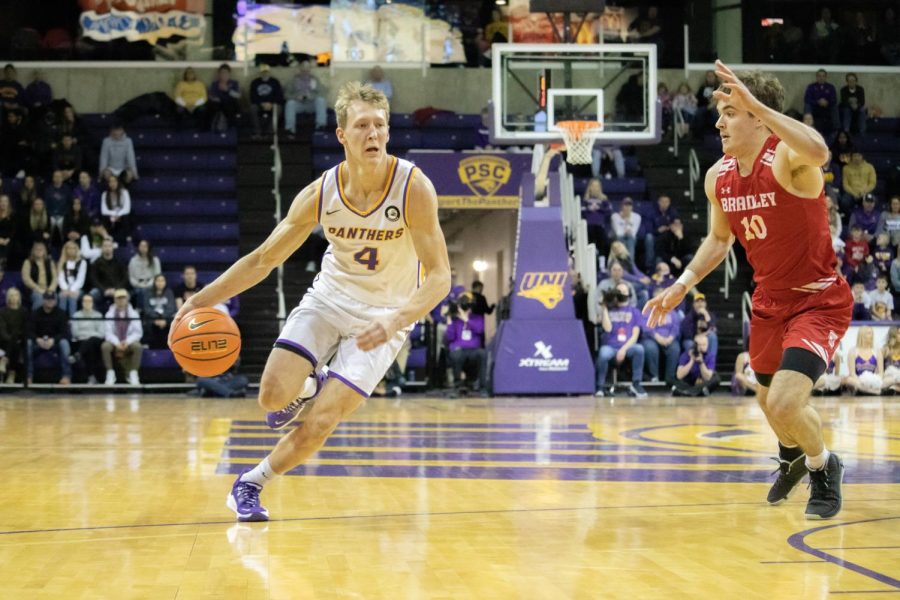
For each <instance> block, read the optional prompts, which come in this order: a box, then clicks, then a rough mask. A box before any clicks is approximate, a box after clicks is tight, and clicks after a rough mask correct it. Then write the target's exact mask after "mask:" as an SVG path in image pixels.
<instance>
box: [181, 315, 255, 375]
mask: <svg viewBox="0 0 900 600" xmlns="http://www.w3.org/2000/svg"><path fill="white" fill-rule="evenodd" d="M170 348H171V349H172V353H174V354H175V360H177V361H178V364H179V365H181V368H182V369H184V370H185V371H187V372H188V373H190V374H191V375H196V376H197V377H215V376H216V375H221V374H222V373H224V372H225V371H227V370H228V369H229V367H231V365H233V364H234V361H236V360H237V358H238V355H239V354H240V353H241V332H240V330H239V329H238V326H237V323H235V322H234V320H233V319H232V318H231V317H229V316H228V315H227V314H225V313H223V312H222V311H220V310H216V309H215V308H197V309H194V310H192V311H191V312H189V313H188V314H187V315H185V317H184V318H183V319H182V320H181V322H180V323H178V327H177V328H176V329H175V333H174V334H173V335H172V344H171V346H170Z"/></svg>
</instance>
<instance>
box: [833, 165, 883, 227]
mask: <svg viewBox="0 0 900 600" xmlns="http://www.w3.org/2000/svg"><path fill="white" fill-rule="evenodd" d="M842 182H843V186H844V193H843V195H842V196H841V203H840V205H841V212H842V213H844V214H845V215H846V214H848V213H850V212H852V210H853V208H854V207H855V206H857V205H858V204H859V202H860V201H861V200H862V198H863V197H864V196H865V195H866V194H870V193H872V191H873V190H874V189H875V184H876V183H877V178H876V176H875V167H873V166H872V163H870V162H867V161H866V160H865V159H864V158H863V154H862V152H860V151H859V150H853V152H851V153H850V163H849V164H847V165H844V169H843V171H842Z"/></svg>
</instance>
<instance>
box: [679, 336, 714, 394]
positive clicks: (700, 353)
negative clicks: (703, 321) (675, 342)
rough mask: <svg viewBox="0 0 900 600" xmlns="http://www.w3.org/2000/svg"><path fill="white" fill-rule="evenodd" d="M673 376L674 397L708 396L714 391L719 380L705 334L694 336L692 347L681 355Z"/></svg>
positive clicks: (712, 353)
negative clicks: (674, 378) (674, 377)
mask: <svg viewBox="0 0 900 600" xmlns="http://www.w3.org/2000/svg"><path fill="white" fill-rule="evenodd" d="M675 375H676V377H677V379H676V380H675V385H673V386H672V394H673V395H675V396H709V395H710V394H711V393H712V392H714V391H716V388H717V387H719V383H721V379H720V378H719V374H718V373H716V354H715V353H714V352H711V351H710V350H709V338H708V337H707V336H706V334H704V333H698V334H697V335H695V336H694V344H693V347H692V348H691V349H690V350H685V351H684V352H682V353H681V358H680V359H679V360H678V369H677V370H676V373H675Z"/></svg>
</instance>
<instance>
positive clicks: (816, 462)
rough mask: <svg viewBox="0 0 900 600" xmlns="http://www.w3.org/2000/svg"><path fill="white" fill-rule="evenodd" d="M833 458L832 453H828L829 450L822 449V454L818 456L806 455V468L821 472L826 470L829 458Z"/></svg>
mask: <svg viewBox="0 0 900 600" xmlns="http://www.w3.org/2000/svg"><path fill="white" fill-rule="evenodd" d="M829 456H831V452H829V451H828V448H823V449H822V454H820V455H818V456H810V455H809V454H807V455H806V466H807V468H809V470H810V471H820V470H822V469H824V468H825V463H827V462H828V457H829Z"/></svg>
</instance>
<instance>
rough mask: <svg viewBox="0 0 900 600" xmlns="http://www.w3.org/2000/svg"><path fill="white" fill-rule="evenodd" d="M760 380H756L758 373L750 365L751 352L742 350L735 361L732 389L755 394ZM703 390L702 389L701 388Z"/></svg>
mask: <svg viewBox="0 0 900 600" xmlns="http://www.w3.org/2000/svg"><path fill="white" fill-rule="evenodd" d="M758 387H759V382H758V381H757V380H756V373H754V372H753V368H752V367H751V366H750V353H749V352H741V353H740V354H738V355H737V359H736V360H735V361H734V377H733V380H732V389H733V390H734V391H735V392H737V394H739V395H741V396H745V395H748V394H755V393H756V388H758ZM701 392H702V390H701Z"/></svg>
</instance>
